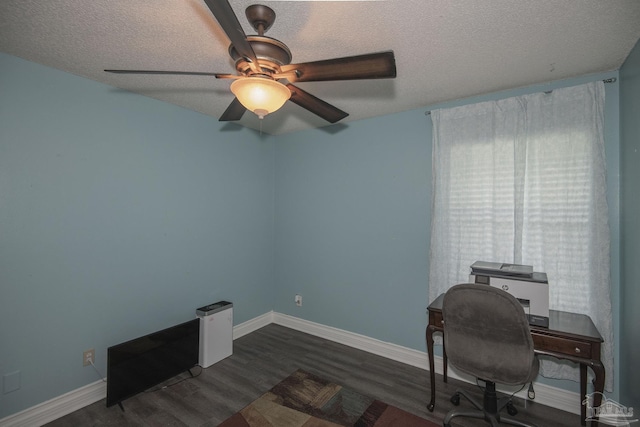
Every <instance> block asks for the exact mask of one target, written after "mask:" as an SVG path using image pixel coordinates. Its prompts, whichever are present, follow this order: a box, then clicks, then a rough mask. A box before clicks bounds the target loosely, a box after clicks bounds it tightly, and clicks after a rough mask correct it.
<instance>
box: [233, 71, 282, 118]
mask: <svg viewBox="0 0 640 427" xmlns="http://www.w3.org/2000/svg"><path fill="white" fill-rule="evenodd" d="M231 92H233V94H234V95H235V96H236V98H238V101H240V103H241V104H242V105H243V106H244V107H245V108H246V109H247V110H249V111H252V112H254V113H255V114H256V115H257V116H258V117H259V118H260V119H263V118H264V116H266V115H267V114H270V113H273V112H274V111H277V110H278V109H280V107H282V106H283V105H284V103H285V102H287V100H288V99H289V98H290V97H291V91H290V90H289V89H288V88H287V87H286V86H285V85H283V84H282V83H279V82H277V81H275V80H271V79H269V78H263V77H247V78H244V79H238V80H235V81H234V82H233V83H231Z"/></svg>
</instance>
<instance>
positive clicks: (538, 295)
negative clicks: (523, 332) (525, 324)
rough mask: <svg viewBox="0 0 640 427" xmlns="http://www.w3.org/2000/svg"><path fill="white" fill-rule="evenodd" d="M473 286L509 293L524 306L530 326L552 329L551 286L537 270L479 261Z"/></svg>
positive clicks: (471, 277)
mask: <svg viewBox="0 0 640 427" xmlns="http://www.w3.org/2000/svg"><path fill="white" fill-rule="evenodd" d="M469 282H471V283H476V284H479V285H489V286H493V287H495V288H500V289H502V290H504V291H506V292H509V293H510V294H511V295H513V296H514V297H516V299H517V300H518V301H519V302H520V304H522V308H523V309H524V311H525V313H526V314H527V317H528V319H529V324H530V325H534V326H542V327H545V328H548V327H549V282H548V281H547V275H546V274H545V273H539V272H534V271H533V266H530V265H519V264H503V263H495V262H486V261H476V262H475V263H473V265H471V275H470V276H469Z"/></svg>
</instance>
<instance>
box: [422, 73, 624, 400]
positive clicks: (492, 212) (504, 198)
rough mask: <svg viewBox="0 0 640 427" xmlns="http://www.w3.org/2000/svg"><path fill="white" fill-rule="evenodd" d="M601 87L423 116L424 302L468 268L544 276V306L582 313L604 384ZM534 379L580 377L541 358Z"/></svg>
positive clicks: (608, 334) (606, 313)
mask: <svg viewBox="0 0 640 427" xmlns="http://www.w3.org/2000/svg"><path fill="white" fill-rule="evenodd" d="M603 105H604V86H603V83H602V82H597V83H590V84H587V85H581V86H575V87H571V88H564V89H558V90H554V91H553V92H552V93H539V94H532V95H526V96H522V97H516V98H509V99H505V100H500V101H492V102H484V103H480V104H474V105H466V106H462V107H458V108H452V109H447V110H436V111H432V113H431V117H432V120H433V174H434V175H433V186H434V188H433V198H434V199H433V204H432V206H433V212H432V226H431V236H432V237H431V249H430V273H429V296H430V300H433V299H435V298H436V297H437V296H438V295H439V294H441V293H442V292H445V291H446V290H447V289H448V288H449V287H451V286H453V285H455V284H457V283H462V282H466V281H468V275H469V272H470V269H469V267H470V265H471V264H473V263H474V262H475V261H493V262H508V263H517V264H526V265H533V266H534V270H535V271H543V272H545V273H547V275H548V278H549V284H550V286H549V289H550V291H549V292H550V298H549V304H550V308H552V309H556V310H565V311H570V312H576V313H584V314H587V315H589V316H590V317H591V318H592V319H593V321H594V323H595V324H596V326H597V327H598V330H599V331H600V333H601V334H602V335H603V337H604V339H605V345H604V346H603V347H604V349H603V354H602V360H603V363H604V364H605V369H606V370H607V371H608V372H609V373H610V374H609V375H607V384H606V388H607V390H609V389H611V388H612V384H613V383H612V378H613V375H612V374H611V373H612V372H613V370H612V368H613V366H612V360H613V357H612V354H613V353H612V348H613V347H612V344H613V338H612V335H613V334H612V325H611V301H610V295H609V286H610V285H609V283H610V279H609V262H610V261H609V228H608V209H607V204H606V194H605V191H606V182H605V174H606V172H605V158H604V140H603V134H602V126H603V120H604V119H603V108H604V107H603ZM542 374H543V375H545V376H550V377H554V378H569V379H573V380H576V381H577V380H578V373H577V369H574V368H573V367H571V366H566V364H562V363H560V364H559V363H556V362H544V363H543V368H542Z"/></svg>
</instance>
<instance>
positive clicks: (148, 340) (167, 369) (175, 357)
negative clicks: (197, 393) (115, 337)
mask: <svg viewBox="0 0 640 427" xmlns="http://www.w3.org/2000/svg"><path fill="white" fill-rule="evenodd" d="M199 331H200V322H199V319H197V318H196V319H193V320H190V321H188V322H185V323H182V324H179V325H176V326H172V327H170V328H167V329H164V330H162V331H158V332H154V333H152V334H149V335H145V336H143V337H139V338H135V339H133V340H130V341H127V342H124V343H122V344H118V345H115V346H113V347H109V348H108V349H107V406H112V405H115V404H116V403H118V404H120V406H121V407H122V404H121V402H122V401H123V400H124V399H127V398H129V397H131V396H133V395H135V394H138V393H140V392H142V391H144V390H147V389H149V388H150V387H153V386H154V385H157V384H159V383H161V382H163V381H166V380H168V379H169V378H172V377H174V376H176V375H178V374H179V373H181V372H184V371H187V370H189V369H191V368H192V367H194V366H195V365H196V364H197V363H198V350H199V348H198V346H199Z"/></svg>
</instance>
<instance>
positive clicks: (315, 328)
mask: <svg viewBox="0 0 640 427" xmlns="http://www.w3.org/2000/svg"><path fill="white" fill-rule="evenodd" d="M271 323H275V324H277V325H281V326H285V327H287V328H291V329H295V330H297V331H301V332H305V333H308V334H310V335H314V336H317V337H321V338H325V339H327V340H330V341H334V342H337V343H339V344H344V345H347V346H349V347H353V348H357V349H359V350H363V351H366V352H368V353H372V354H376V355H378V356H382V357H386V358H387V359H391V360H395V361H397V362H401V363H405V364H407V365H410V366H414V367H417V368H421V369H424V370H425V371H428V369H429V358H428V357H427V353H426V352H424V351H419V350H414V349H410V348H407V347H402V346H399V345H397V344H392V343H388V342H384V341H380V340H377V339H374V338H370V337H367V336H364V335H360V334H356V333H353V332H349V331H345V330H342V329H337V328H333V327H331V326H325V325H322V324H319V323H314V322H310V321H308V320H303V319H300V318H297V317H293V316H289V315H286V314H281V313H275V312H273V311H271V312H269V313H265V314H263V315H261V316H258V317H255V318H253V319H251V320H248V321H246V322H244V323H241V324H239V325H236V326H234V327H233V339H234V340H235V339H237V338H240V337H242V336H244V335H247V334H249V333H251V332H253V331H256V330H258V329H260V328H262V327H264V326H267V325H269V324H271ZM434 366H435V371H436V373H438V374H442V373H443V372H444V370H443V362H442V357H440V356H436V357H435V360H434ZM425 375H426V374H425ZM448 376H449V377H450V378H455V379H459V380H462V381H466V382H474V381H473V380H472V379H471V378H469V377H466V378H465V377H464V376H463V375H459V374H457V373H456V372H454V371H453V370H451V369H449V370H448ZM436 387H437V385H436ZM534 387H535V390H536V399H535V400H536V402H538V403H540V404H543V405H546V406H550V407H553V408H557V409H561V410H563V411H567V412H570V413H574V414H579V413H580V397H579V395H578V393H574V392H570V391H567V390H563V389H560V388H557V387H552V386H548V385H545V384H539V383H534ZM106 395H107V387H106V383H104V382H103V381H96V382H94V383H91V384H88V385H86V386H83V387H80V388H78V389H76V390H72V391H70V392H69V393H65V394H63V395H61V396H58V397H55V398H53V399H50V400H47V401H46V402H43V403H40V404H38V405H35V406H32V407H31V408H27V409H25V410H24V411H21V412H18V413H16V414H13V415H9V416H8V417H5V418H3V419H1V420H0V427H22V426H24V427H33V426H41V425H43V424H46V423H48V422H51V421H53V420H56V419H58V418H60V417H63V416H65V415H67V414H70V413H72V412H74V411H77V410H78V409H81V408H84V407H85V406H88V405H91V404H92V403H95V402H97V401H99V400H101V399H104V398H105V397H106ZM526 395H527V391H526V390H523V391H521V392H520V393H517V394H516V396H518V397H522V398H525V399H526ZM426 398H427V397H426V396H425V400H426Z"/></svg>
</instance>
